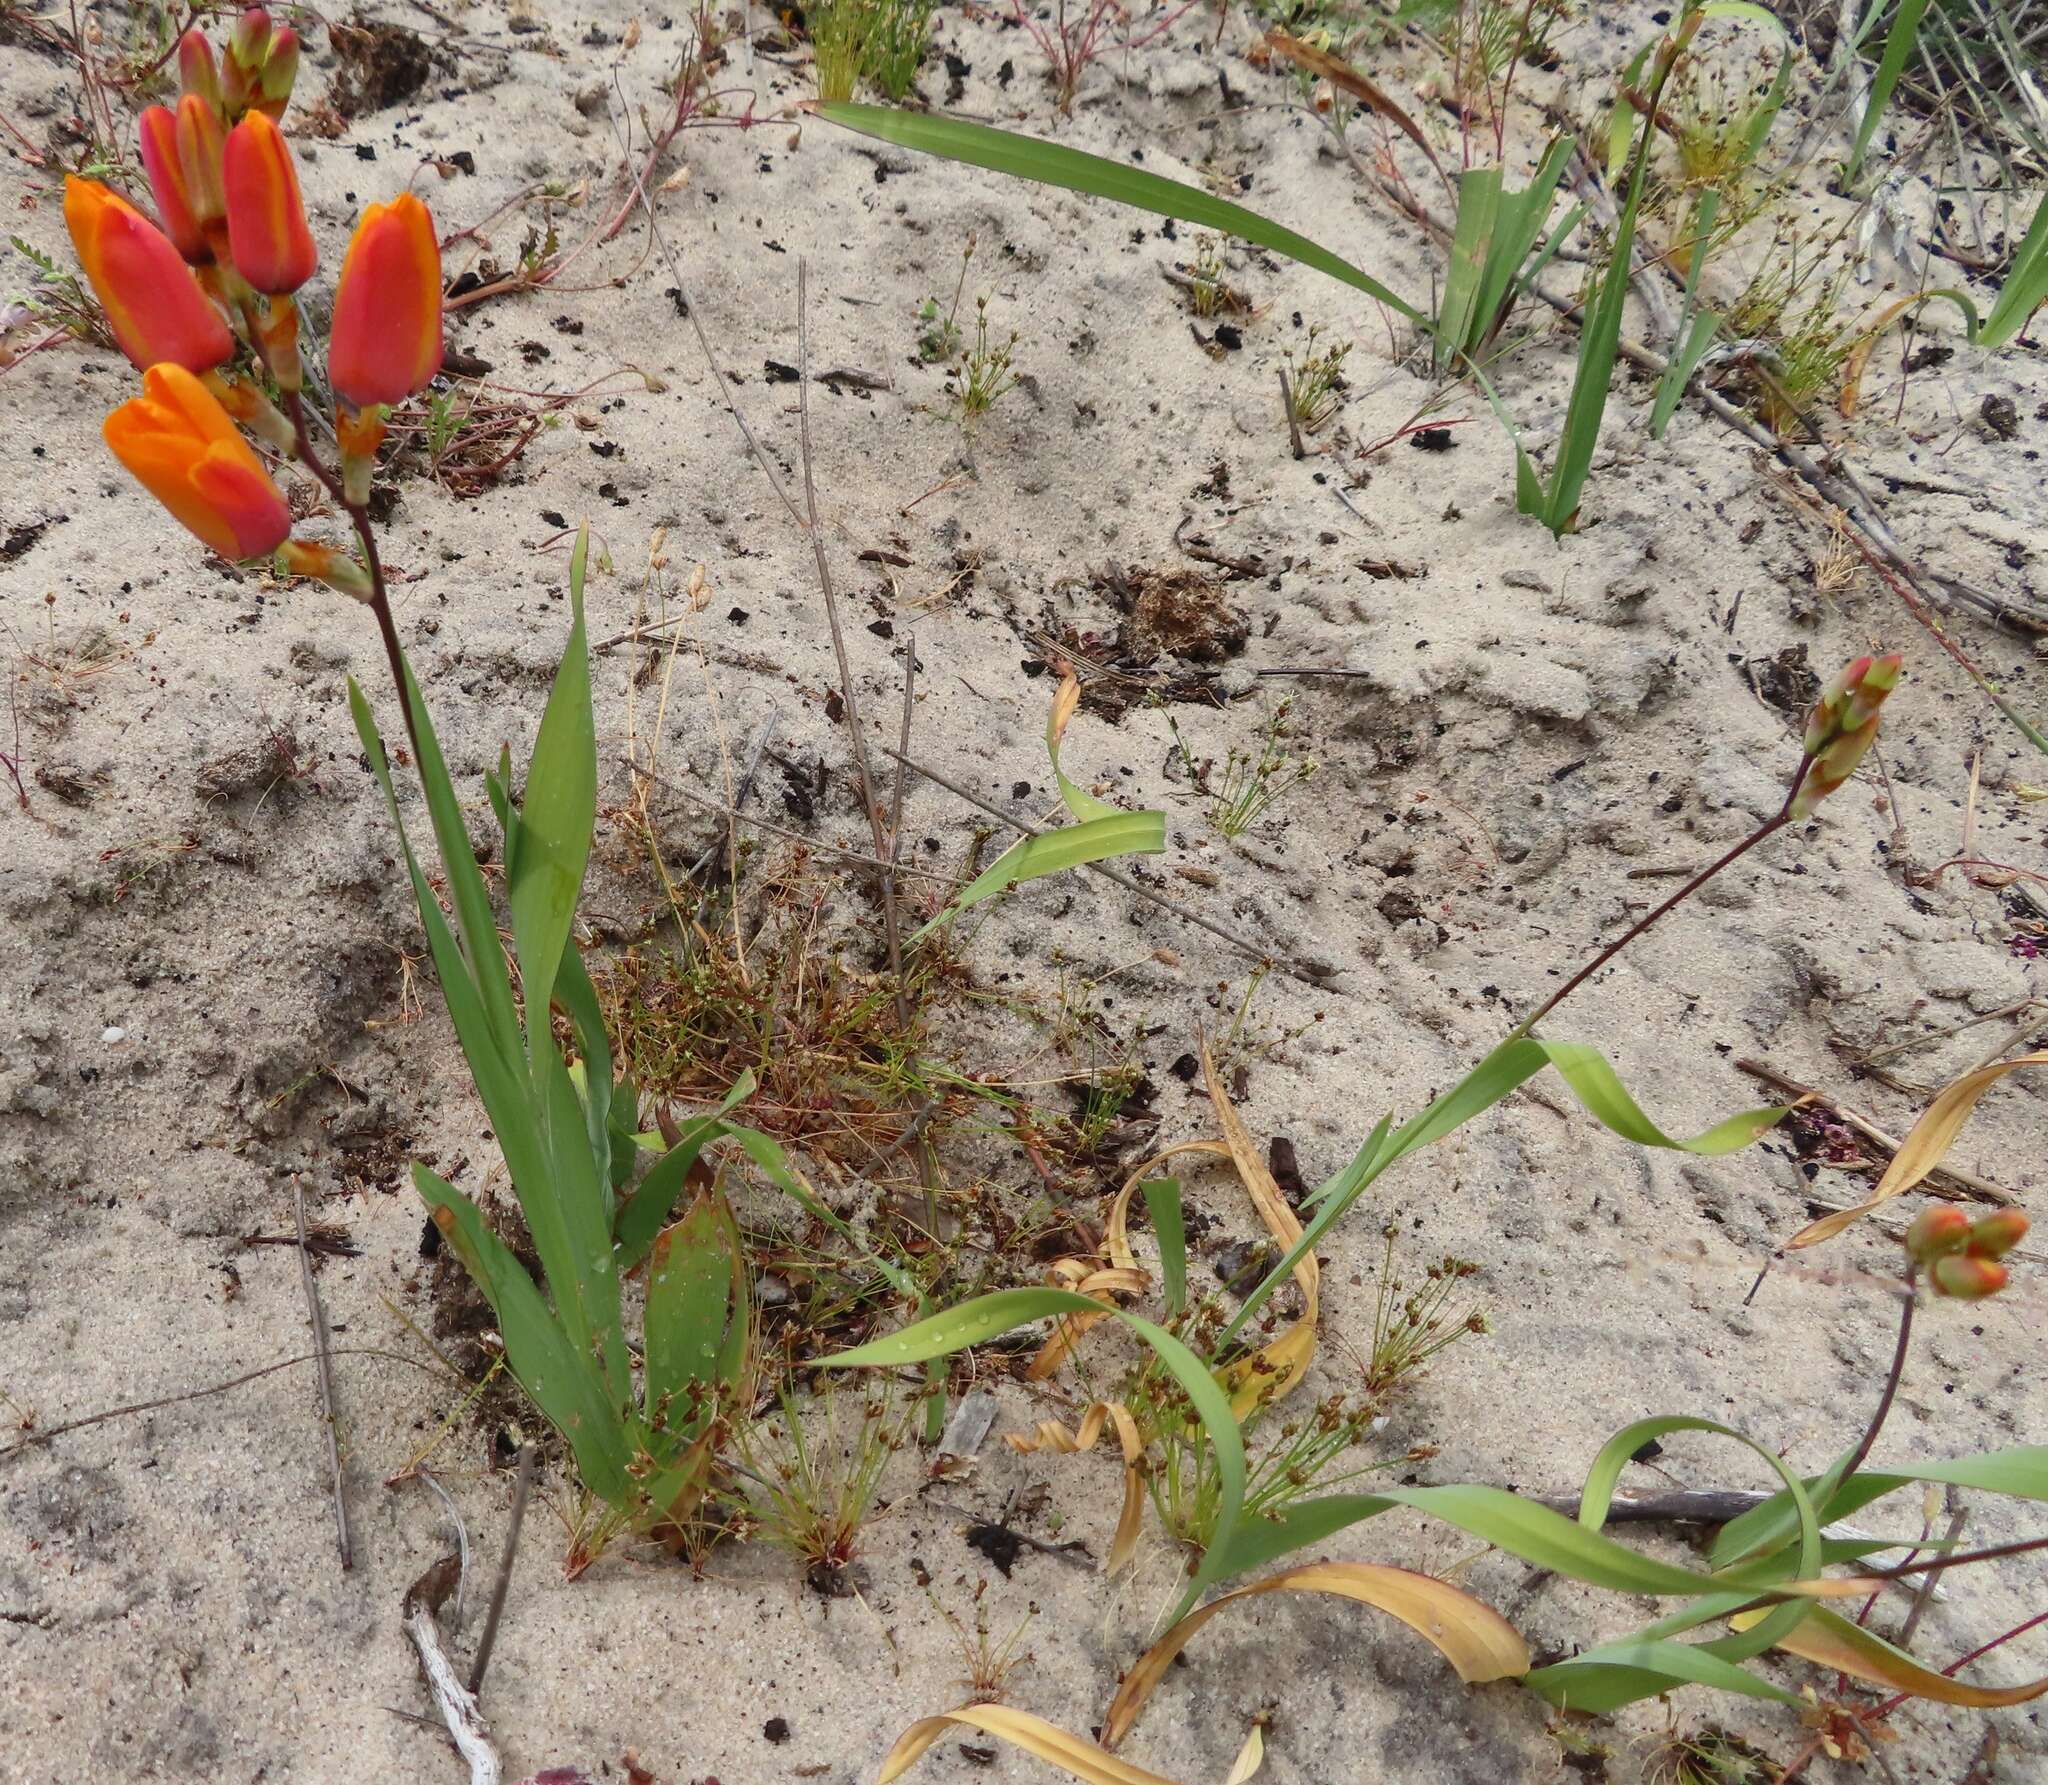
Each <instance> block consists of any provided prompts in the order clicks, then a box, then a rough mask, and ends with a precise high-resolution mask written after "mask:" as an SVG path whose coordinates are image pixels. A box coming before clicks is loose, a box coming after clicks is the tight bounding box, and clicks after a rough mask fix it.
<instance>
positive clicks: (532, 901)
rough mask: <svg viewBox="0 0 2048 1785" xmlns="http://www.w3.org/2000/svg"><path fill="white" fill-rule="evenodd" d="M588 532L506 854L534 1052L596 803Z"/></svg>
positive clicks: (573, 568) (580, 542) (574, 562)
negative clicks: (586, 618) (586, 594)
mask: <svg viewBox="0 0 2048 1785" xmlns="http://www.w3.org/2000/svg"><path fill="white" fill-rule="evenodd" d="M589 552H590V530H589V528H588V527H585V528H584V529H582V530H581V531H580V532H579V533H578V534H577V536H576V549H575V552H574V554H573V555H572V556H571V558H570V560H569V611H570V621H569V641H568V644H567V645H566V646H565V647H564V648H563V651H562V662H561V667H560V668H559V669H557V670H556V672H555V681H554V686H553V688H552V689H551V690H550V691H549V694H548V704H547V708H546V710H545V711H544V712H543V713H542V715H541V721H540V730H539V732H538V733H537V734H536V735H535V737H534V740H533V755H532V757H531V759H530V760H529V761H528V763H527V767H526V795H525V798H524V800H523V801H522V802H521V805H520V809H519V823H518V824H517V826H516V827H514V829H513V831H512V835H511V838H510V842H511V844H512V849H511V851H510V853H509V854H508V855H507V857H506V861H505V884H506V887H507V903H508V904H509V905H510V906H511V910H512V939H513V945H514V947H515V948H516V949H517V950H518V953H519V977H520V981H521V983H522V984H523V985H524V986H525V988H526V1031H527V1048H528V1052H529V1053H531V1054H533V1055H535V1056H538V1054H539V1051H540V1046H541V1040H542V1037H544V1036H545V1035H546V1034H547V1031H548V1009H549V1000H550V998H551V997H552V995H553V993H554V991H555V975H556V972H557V969H558V968H559V967H560V965H561V960H562V950H563V949H564V947H566V946H567V944H568V940H569V926H570V925H571V923H572V922H573V921H574V920H575V916H576V899H577V895H578V894H579V893H580V892H581V891H582V889H583V871H584V867H585V865H586V863H587V862H588V861H589V858H590V830H591V824H592V820H593V817H594V815H595V813H596V810H597V733H596V728H595V725H594V723H593V720H592V717H591V711H590V653H589V651H588V649H587V648H586V645H585V635H584V628H583V572H584V564H585V561H586V559H587V558H588V556H589Z"/></svg>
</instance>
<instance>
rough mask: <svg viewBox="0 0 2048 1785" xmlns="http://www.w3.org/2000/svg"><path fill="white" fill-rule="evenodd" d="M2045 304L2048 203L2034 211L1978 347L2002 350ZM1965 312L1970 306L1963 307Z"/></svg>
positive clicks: (2047, 264)
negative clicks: (1999, 348)
mask: <svg viewBox="0 0 2048 1785" xmlns="http://www.w3.org/2000/svg"><path fill="white" fill-rule="evenodd" d="M2044 302H2048V199H2044V200H2043V201H2042V202H2041V203H2040V204H2039V205H2038V206H2036V207H2035V210H2034V220H2033V222H2032V223H2030V224H2029V225H2028V226H2027V233H2026V235H2025V237H2024V238H2022V240H2021V242H2020V245H2019V248H2018V250H2017V251H2016V252H2015V253H2014V255H2013V257H2012V264H2011V265H2010V266H2008V267H2007V268H2006V270H2005V284H2004V285H2003V286H2001V287H2000V288H1999V293H1998V301H1997V302H1996V303H1994V304H1993V305H1992V306H1991V314H1990V315H1989V316H1988V317H1986V318H1985V320H1984V327H1983V330H1982V332H1981V333H1979V334H1978V335H1977V337H1976V342H1975V345H1977V346H1979V347H2003V346H2004V345H2005V344H2006V342H2008V341H2010V340H2011V339H2012V338H2013V336H2015V335H2016V334H2018V333H2019V332H2020V330H2021V329H2023V328H2025V327H2026V326H2027V322H2028V319H2029V318H2030V317H2032V315H2033V314H2034V312H2035V311H2036V310H2038V309H2039V308H2040V307H2041V305H2042V304H2043V303H2044ZM1964 309H1965V311H1968V309H1969V306H1968V304H1967V303H1965V304H1964Z"/></svg>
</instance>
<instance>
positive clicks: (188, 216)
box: [136, 102, 213, 266]
mask: <svg viewBox="0 0 2048 1785" xmlns="http://www.w3.org/2000/svg"><path fill="white" fill-rule="evenodd" d="M202 103H203V102H202ZM136 129H137V134H138V135H139V136H140V138H141V141H142V170H143V172H144V173H146V174H148V176H149V193H150V196H151V197H152V198H153V199H155V200H156V214H157V215H158V216H159V217H160V218H162V219H163V226H164V234H165V235H167V236H169V237H170V238H171V243H172V245H173V246H174V247H175V248H176V249H177V250H178V252H179V253H180V254H182V255H183V256H184V257H185V259H186V262H187V263H188V264H189V265H192V266H204V265H205V264H206V263H207V262H208V261H210V260H212V258H213V250H212V249H210V248H209V247H208V246H207V245H206V232H205V231H204V230H203V229H201V228H200V226H199V219H198V217H197V216H196V215H195V214H194V212H193V209H192V197H191V194H190V193H189V192H188V191H187V189H186V186H185V164H184V161H183V158H182V157H181V156H180V155H179V153H178V115H177V113H176V112H174V111H172V110H171V109H170V107H168V106H163V105H153V106H151V107H149V109H148V110H147V111H145V112H144V113H143V114H142V116H141V117H140V118H139V119H138V120H137V121H136Z"/></svg>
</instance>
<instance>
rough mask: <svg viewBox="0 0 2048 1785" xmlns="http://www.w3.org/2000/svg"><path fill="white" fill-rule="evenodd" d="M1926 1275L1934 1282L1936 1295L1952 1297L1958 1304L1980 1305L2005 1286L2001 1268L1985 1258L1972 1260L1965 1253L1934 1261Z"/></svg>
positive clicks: (2000, 1265)
mask: <svg viewBox="0 0 2048 1785" xmlns="http://www.w3.org/2000/svg"><path fill="white" fill-rule="evenodd" d="M1928 1275H1929V1276H1930V1277H1931V1278H1932V1279H1933V1282H1934V1293H1935V1294H1936V1295H1948V1296H1953V1297H1955V1299H1956V1300H1957V1301H1959V1302H1981V1301H1982V1300H1983V1299H1984V1298H1985V1297H1986V1296H1987V1295H1996V1294H1997V1293H1998V1292H1999V1291H2000V1290H2001V1289H2003V1288H2004V1287H2005V1284H2006V1271H2005V1266H2004V1265H2002V1264H1994V1263H1993V1262H1992V1261H1991V1260H1990V1259H1988V1258H1972V1257H1970V1255H1969V1254H1968V1253H1963V1254H1961V1255H1959V1256H1952V1257H1948V1258H1937V1259H1936V1260H1935V1261H1934V1268H1933V1270H1932V1271H1930V1272H1929V1273H1928Z"/></svg>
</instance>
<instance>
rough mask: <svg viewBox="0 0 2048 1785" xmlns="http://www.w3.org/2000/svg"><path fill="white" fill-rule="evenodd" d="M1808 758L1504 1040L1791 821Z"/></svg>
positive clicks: (1546, 1012) (1518, 1035)
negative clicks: (1775, 796)
mask: <svg viewBox="0 0 2048 1785" xmlns="http://www.w3.org/2000/svg"><path fill="white" fill-rule="evenodd" d="M1812 761H1813V759H1812V758H1811V757H1810V756H1801V757H1800V759H1799V769H1798V772H1797V773H1796V774H1794V775H1793V777H1792V791H1791V792H1790V793H1788V794H1786V796H1785V803H1784V804H1783V805H1782V806H1780V807H1779V808H1778V810H1777V811H1776V812H1775V813H1773V814H1772V815H1771V816H1770V817H1769V818H1767V819H1765V820H1764V822H1763V823H1762V824H1761V825H1759V826H1758V827H1757V828H1756V829H1755V830H1753V831H1751V832H1750V833H1749V835H1748V836H1746V837H1744V838H1743V839H1742V841H1741V842H1739V843H1737V844H1736V845H1735V847H1734V848H1733V849H1731V850H1729V851H1728V852H1727V854H1725V855H1723V856H1722V857H1721V858H1720V859H1719V860H1718V861H1714V862H1711V863H1709V864H1708V865H1707V866H1706V867H1704V868H1702V869H1701V870H1700V871H1699V872H1698V873H1697V874H1695V875H1694V876H1693V877H1692V878H1691V879H1690V880H1688V881H1687V882H1686V883H1685V884H1684V885H1683V886H1681V887H1680V888H1679V889H1678V890H1677V891H1676V892H1675V893H1673V894H1672V895H1671V897H1670V898H1668V899H1666V900H1665V901H1664V903H1663V904H1661V905H1659V906H1658V907H1657V909H1656V910H1654V911H1652V912H1651V913H1650V914H1649V916H1647V917H1644V918H1641V919H1639V920H1638V921H1637V922H1636V923H1635V924H1633V925H1632V926H1631V927H1630V928H1629V930H1628V931H1627V933H1626V934H1625V935H1623V936H1621V937H1620V938H1619V939H1618V940H1616V941H1614V942H1610V943H1609V944H1608V945H1607V946H1606V947H1605V948H1603V949H1602V950H1601V951H1600V952H1599V953H1598V954H1596V955H1595V956H1594V957H1593V958H1592V959H1591V960H1590V961H1588V962H1587V963H1586V964H1585V965H1584V966H1583V967H1581V968H1580V969H1579V970H1578V972H1576V973H1574V974H1573V975H1572V976H1571V978H1569V979H1568V980H1566V981H1565V982H1564V984H1563V985H1561V986H1559V987H1558V989H1557V990H1556V991H1554V992H1552V993H1551V994H1550V996H1549V997H1548V998H1546V999H1545V1000H1544V1001H1543V1003H1542V1004H1540V1005H1538V1006H1537V1008H1536V1010H1535V1012H1534V1013H1533V1014H1532V1015H1530V1016H1526V1017H1524V1018H1523V1019H1522V1020H1521V1021H1520V1022H1519V1023H1517V1024H1516V1025H1515V1027H1514V1029H1513V1030H1512V1031H1511V1032H1510V1033H1509V1035H1508V1040H1509V1041H1519V1040H1520V1039H1521V1038H1522V1037H1523V1036H1524V1035H1527V1034H1528V1033H1529V1032H1530V1031H1531V1030H1532V1029H1534V1028H1535V1027H1536V1025H1537V1024H1538V1023H1540V1022H1541V1021H1542V1020H1543V1019H1544V1018H1545V1017H1547V1016H1548V1015H1549V1014H1550V1013H1551V1012H1552V1011H1553V1010H1555V1009H1556V1008H1557V1007H1558V1006H1559V1005H1560V1004H1562V1003H1563V1002H1564V1001H1565V1000H1566V999H1567V998H1569V997H1570V996H1571V995H1572V993H1573V992H1575V991H1577V990H1578V989H1579V987H1580V986H1582V985H1584V984H1585V982H1586V981H1587V980H1589V979H1591V978H1592V977H1593V975H1594V974H1596V973H1598V972H1599V971H1600V969H1601V968H1602V967H1604V966H1606V965H1607V963H1608V962H1609V961H1611V960H1613V959H1614V957H1615V956H1616V955H1618V954H1619V953H1621V951H1622V950H1623V949H1624V948H1626V947H1628V945H1629V944H1630V943H1631V942H1633V941H1635V939H1636V938H1637V937H1638V936H1640V935H1642V934H1643V933H1644V932H1645V931H1646V930H1648V929H1649V928H1650V927H1651V926H1652V925H1653V924H1655V923H1656V922H1657V921H1658V920H1659V919H1660V918H1662V917H1664V916H1666V915H1667V914H1668V913H1670V912H1671V911H1674V910H1676V909H1677V907H1678V906H1680V905H1682V904H1684V903H1685V901H1686V900H1687V899H1689V898H1691V897H1692V895H1693V894H1694V893H1696V892H1698V891H1699V889H1700V888H1701V887H1703V886H1705V885H1706V883H1707V882H1708V881H1709V880H1711V879H1713V877H1714V876H1715V875H1716V874H1718V873H1720V872H1721V871H1722V870H1723V869H1725V868H1731V867H1733V866H1734V865H1735V864H1736V863H1737V862H1739V861H1740V860H1741V859H1742V858H1743V857H1744V856H1745V855H1747V854H1748V853H1749V852H1750V851H1751V850H1752V849H1754V848H1755V847H1756V846H1757V845H1758V844H1759V843H1761V842H1762V841H1763V840H1764V839H1765V838H1766V837H1768V836H1770V835H1771V834H1772V833H1773V832H1774V831H1779V830H1782V829H1784V827H1785V826H1786V825H1787V824H1789V823H1791V821H1792V802H1793V800H1794V799H1796V798H1797V797H1798V794H1799V788H1800V784H1801V783H1802V782H1804V781H1805V779H1806V771H1807V768H1808V767H1809V765H1810V764H1811V763H1812Z"/></svg>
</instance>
